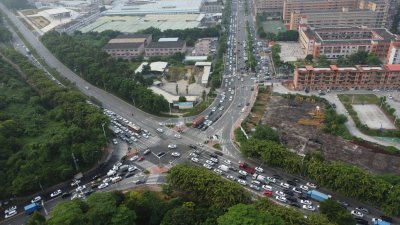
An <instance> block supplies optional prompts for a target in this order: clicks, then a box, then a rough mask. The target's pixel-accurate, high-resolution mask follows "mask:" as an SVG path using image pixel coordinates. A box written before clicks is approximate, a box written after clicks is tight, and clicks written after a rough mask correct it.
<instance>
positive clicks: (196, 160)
mask: <svg viewBox="0 0 400 225" xmlns="http://www.w3.org/2000/svg"><path fill="white" fill-rule="evenodd" d="M190 160H192V162H195V163H198V162H199V159H198V158H196V157H192V158H191V159H190Z"/></svg>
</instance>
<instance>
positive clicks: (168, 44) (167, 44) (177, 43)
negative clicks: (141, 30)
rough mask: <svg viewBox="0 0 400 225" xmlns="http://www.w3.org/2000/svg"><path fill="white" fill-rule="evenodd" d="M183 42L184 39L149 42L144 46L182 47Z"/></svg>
mask: <svg viewBox="0 0 400 225" xmlns="http://www.w3.org/2000/svg"><path fill="white" fill-rule="evenodd" d="M185 43H186V42H185V41H175V42H172V41H167V42H151V43H149V45H147V47H146V48H182V47H183V46H184V45H185Z"/></svg>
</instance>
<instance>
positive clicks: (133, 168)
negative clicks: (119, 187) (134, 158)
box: [128, 166, 138, 172]
mask: <svg viewBox="0 0 400 225" xmlns="http://www.w3.org/2000/svg"><path fill="white" fill-rule="evenodd" d="M137 169H138V168H137V167H136V166H129V167H128V172H133V171H135V170H137Z"/></svg>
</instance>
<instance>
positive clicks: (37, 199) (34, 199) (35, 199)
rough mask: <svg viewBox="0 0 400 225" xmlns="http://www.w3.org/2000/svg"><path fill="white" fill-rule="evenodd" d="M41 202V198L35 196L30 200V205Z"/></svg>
mask: <svg viewBox="0 0 400 225" xmlns="http://www.w3.org/2000/svg"><path fill="white" fill-rule="evenodd" d="M41 200H42V197H40V196H36V197H34V198H33V199H32V200H31V203H36V202H40V201H41Z"/></svg>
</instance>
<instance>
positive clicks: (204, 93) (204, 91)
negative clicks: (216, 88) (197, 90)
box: [201, 90, 207, 101]
mask: <svg viewBox="0 0 400 225" xmlns="http://www.w3.org/2000/svg"><path fill="white" fill-rule="evenodd" d="M206 97H207V93H206V90H203V92H201V99H203V101H205V100H206Z"/></svg>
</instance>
